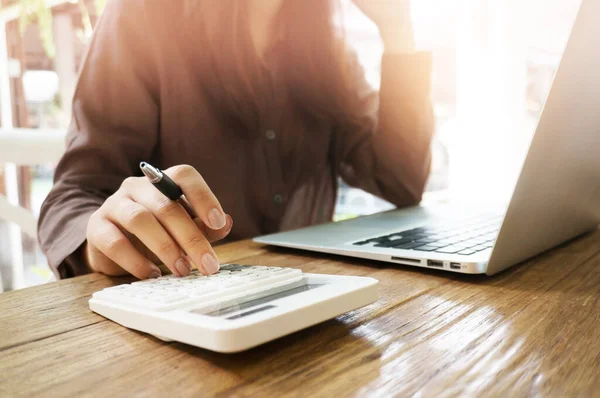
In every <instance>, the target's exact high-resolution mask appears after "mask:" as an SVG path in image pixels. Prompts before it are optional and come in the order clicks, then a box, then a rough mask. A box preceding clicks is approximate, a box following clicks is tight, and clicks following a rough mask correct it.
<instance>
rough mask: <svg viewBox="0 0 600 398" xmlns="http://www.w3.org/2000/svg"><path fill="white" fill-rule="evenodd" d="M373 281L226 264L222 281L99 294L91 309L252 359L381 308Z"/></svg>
mask: <svg viewBox="0 0 600 398" xmlns="http://www.w3.org/2000/svg"><path fill="white" fill-rule="evenodd" d="M377 283H378V281H377V280H376V279H373V278H369V277H357V276H341V275H322V274H309V273H303V272H302V271H301V270H299V269H294V268H281V267H266V266H249V265H240V264H224V265H222V266H221V269H220V271H219V272H218V273H216V274H214V275H211V276H204V275H202V274H201V273H199V272H198V271H193V272H192V273H190V274H189V275H188V276H186V277H176V276H174V275H168V276H162V277H160V278H157V279H149V280H144V281H139V282H133V283H131V284H125V285H119V286H114V287H109V288H106V289H104V290H101V291H99V292H96V293H94V295H93V296H92V298H91V299H90V300H89V306H90V309H91V310H92V311H94V312H96V313H98V314H100V315H102V316H104V317H106V318H108V319H110V320H112V321H114V322H117V323H119V324H121V325H123V326H125V327H128V328H130V329H135V330H138V331H141V332H145V333H148V334H151V335H154V336H155V337H157V338H159V339H161V340H164V341H178V342H181V343H185V344H190V345H193V346H197V347H201V348H205V349H208V350H211V351H217V352H223V353H233V352H240V351H244V350H247V349H250V348H253V347H256V346H258V345H260V344H263V343H266V342H268V341H271V340H274V339H276V338H278V337H281V336H285V335H287V334H290V333H293V332H296V331H298V330H301V329H304V328H306V327H309V326H312V325H315V324H317V323H320V322H323V321H326V320H328V319H331V318H335V317H336V316H339V315H341V314H344V313H346V312H348V311H352V310H354V309H357V308H360V307H363V306H365V305H368V304H371V303H373V302H375V301H376V300H377V297H378V294H377Z"/></svg>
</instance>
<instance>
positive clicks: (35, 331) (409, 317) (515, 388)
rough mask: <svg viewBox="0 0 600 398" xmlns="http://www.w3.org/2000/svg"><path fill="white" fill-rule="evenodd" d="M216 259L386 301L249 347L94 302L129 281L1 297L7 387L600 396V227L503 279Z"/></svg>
mask: <svg viewBox="0 0 600 398" xmlns="http://www.w3.org/2000/svg"><path fill="white" fill-rule="evenodd" d="M218 253H219V255H220V258H221V260H222V261H227V262H240V263H243V264H265V265H285V266H290V267H299V268H301V269H303V270H304V271H307V272H317V273H330V274H351V275H369V276H373V277H375V278H377V279H379V280H380V281H381V284H380V294H381V298H380V300H379V301H378V302H377V303H375V304H373V305H370V306H368V307H365V308H363V309H360V310H357V311H353V312H351V313H348V314H346V315H344V316H341V317H339V318H337V319H335V320H331V321H328V322H325V323H323V324H320V325H318V326H315V327H312V328H309V329H306V330H304V331H301V332H299V333H296V334H293V335H291V336H287V337H284V338H282V339H279V340H277V341H274V342H271V343H269V344H266V345H263V346H261V347H258V348H256V349H254V350H251V351H248V352H245V353H240V354H235V355H223V354H216V353H212V352H208V351H205V350H202V349H198V348H194V347H190V346H186V345H183V344H178V343H164V342H162V341H159V340H157V339H155V338H153V337H151V336H148V335H145V334H142V333H138V332H135V331H131V330H128V329H126V328H123V327H121V326H119V325H117V324H115V323H113V322H110V321H107V320H105V319H104V318H102V317H101V316H98V315H96V314H94V313H92V312H90V310H89V309H88V304H87V301H88V299H89V298H90V296H91V294H92V293H93V292H95V291H97V290H99V289H102V288H104V287H107V286H112V285H115V284H119V283H124V282H128V281H129V279H127V278H120V279H119V278H113V279H110V278H107V277H105V276H101V275H88V276H84V277H80V278H75V279H72V280H65V281H60V282H57V283H50V284H47V285H43V286H38V287H34V288H30V289H25V290H22V291H16V292H11V293H3V294H0V396H15V395H24V396H36V395H40V396H48V395H51V396H83V395H101V396H112V397H116V396H189V395H195V396H200V395H213V394H214V395H222V396H230V395H234V396H259V397H262V396H277V397H279V396H283V395H291V396H308V395H310V396H334V395H335V396H338V397H341V396H347V395H361V396H364V395H376V396H382V397H388V396H407V395H413V394H420V396H434V397H438V396H457V395H469V396H505V397H508V396H510V397H515V396H537V395H552V396H573V395H578V396H598V395H600V232H595V233H593V234H589V235H587V236H584V237H582V238H580V239H577V240H576V241H574V242H572V243H570V244H568V245H564V246H563V247H561V248H558V249H556V250H554V251H552V252H549V253H546V254H543V255H541V256H539V257H537V258H535V259H533V260H531V261H529V262H528V263H526V264H523V265H521V266H518V267H515V268H513V269H511V270H508V271H506V272H504V273H502V274H500V275H497V276H495V277H486V276H464V275H453V274H446V273H441V272H436V271H429V270H422V269H413V268H410V267H403V266H397V267H396V266H393V265H391V264H390V265H388V264H384V263H375V262H372V261H363V260H352V259H344V258H341V257H334V256H326V255H316V254H310V253H302V252H295V251H286V250H283V249H270V248H267V247H264V246H260V245H256V244H253V243H250V242H238V243H234V244H231V245H226V246H222V247H219V248H218Z"/></svg>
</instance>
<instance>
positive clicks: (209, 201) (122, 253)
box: [84, 166, 233, 279]
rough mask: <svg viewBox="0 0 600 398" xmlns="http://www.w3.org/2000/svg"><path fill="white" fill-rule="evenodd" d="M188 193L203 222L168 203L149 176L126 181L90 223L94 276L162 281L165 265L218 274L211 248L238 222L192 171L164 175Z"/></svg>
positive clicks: (88, 251) (87, 251) (87, 252)
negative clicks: (129, 276)
mask: <svg viewBox="0 0 600 398" xmlns="http://www.w3.org/2000/svg"><path fill="white" fill-rule="evenodd" d="M164 173H166V174H167V175H168V176H169V177H171V178H172V179H173V181H175V182H176V183H177V184H178V185H179V186H180V187H181V190H182V191H183V192H184V194H185V197H186V199H187V200H188V201H189V202H190V204H191V205H192V207H193V208H194V211H195V212H196V214H198V215H199V217H198V218H196V219H194V220H192V218H191V217H190V216H189V215H188V213H187V212H186V211H185V209H184V208H183V207H182V206H181V205H180V204H179V203H178V202H175V201H172V200H170V199H168V198H167V197H166V196H164V195H163V194H162V193H160V191H159V190H158V189H156V188H155V187H154V186H152V184H151V183H150V181H148V179H147V178H146V177H130V178H127V179H126V180H125V181H124V182H123V184H122V185H121V187H120V188H119V190H118V191H117V192H115V194H114V195H112V196H111V197H109V198H108V199H107V200H106V201H105V202H104V204H103V205H102V207H100V208H99V209H98V210H97V211H96V212H95V213H94V214H93V215H92V216H91V218H90V220H89V222H88V228H87V243H86V245H85V248H84V256H85V259H86V262H87V265H88V267H89V268H90V269H91V270H92V271H96V272H102V273H104V274H107V275H123V274H126V273H131V274H133V275H134V276H136V277H138V278H140V279H146V278H157V277H159V276H160V275H161V272H160V269H159V268H158V267H157V266H156V265H155V264H154V263H153V261H154V262H158V261H160V262H161V263H163V264H165V265H166V266H167V267H168V268H169V269H170V270H171V272H173V274H174V275H177V276H186V275H188V274H189V273H190V270H191V267H192V265H195V266H196V268H198V270H200V271H201V272H202V273H203V274H205V275H209V274H213V273H215V272H217V271H218V270H219V260H218V259H217V255H216V254H215V252H214V250H213V249H212V247H211V245H210V243H211V242H214V241H218V240H221V239H223V238H224V237H226V236H227V235H228V234H229V232H230V231H231V228H232V226H233V220H232V219H231V217H230V216H228V215H226V214H225V213H224V211H223V209H222V207H221V205H220V204H219V201H218V200H217V198H216V197H215V195H214V194H213V193H212V191H211V190H210V188H209V187H208V185H207V184H206V182H205V181H204V179H203V178H202V176H201V175H200V173H198V171H196V169H194V168H193V167H191V166H175V167H172V168H170V169H168V170H166V171H164Z"/></svg>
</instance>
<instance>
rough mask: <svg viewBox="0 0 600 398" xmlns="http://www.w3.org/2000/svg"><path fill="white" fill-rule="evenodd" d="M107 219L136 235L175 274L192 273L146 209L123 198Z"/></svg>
mask: <svg viewBox="0 0 600 398" xmlns="http://www.w3.org/2000/svg"><path fill="white" fill-rule="evenodd" d="M106 217H107V218H108V219H109V220H110V221H112V222H113V223H115V224H117V226H120V227H121V228H122V229H124V230H126V231H128V232H130V233H131V234H133V235H135V236H136V237H137V239H139V240H140V241H141V242H142V243H143V244H144V245H145V246H146V247H147V248H148V249H150V251H151V252H152V253H154V254H156V256H157V257H158V258H159V259H160V261H161V262H162V263H163V264H165V265H166V266H167V267H168V268H169V269H170V270H171V272H172V273H173V274H175V275H177V276H187V275H188V274H189V273H190V271H191V268H192V267H191V265H190V263H189V262H188V261H187V259H186V258H185V256H183V255H182V251H181V248H180V247H179V245H178V244H177V243H176V242H175V240H173V238H172V237H171V235H169V233H168V232H167V231H166V230H165V229H164V228H163V226H162V225H161V223H160V222H159V221H158V220H157V219H156V217H155V216H154V214H152V212H151V211H150V210H148V209H147V208H146V207H144V206H142V205H140V204H139V203H136V202H134V201H133V200H131V199H129V198H123V199H122V200H120V201H119V203H118V204H117V205H116V206H115V207H113V208H112V209H111V211H109V212H108V214H106Z"/></svg>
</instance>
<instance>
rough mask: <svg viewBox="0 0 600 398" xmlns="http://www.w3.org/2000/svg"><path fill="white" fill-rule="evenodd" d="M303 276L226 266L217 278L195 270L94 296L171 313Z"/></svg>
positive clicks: (294, 272) (293, 272)
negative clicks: (182, 275) (185, 307)
mask: <svg viewBox="0 0 600 398" xmlns="http://www.w3.org/2000/svg"><path fill="white" fill-rule="evenodd" d="M302 277H303V275H302V271H300V270H298V269H291V268H281V267H264V266H241V265H235V264H224V265H223V266H222V267H221V271H220V272H219V273H217V274H215V275H211V276H204V275H201V274H200V273H199V272H198V271H197V270H194V271H192V273H191V274H190V275H188V276H187V277H183V278H180V277H175V276H173V275H169V276H163V277H160V278H157V279H152V280H147V281H139V282H134V283H132V284H129V285H120V286H114V287H110V288H106V289H104V290H101V291H99V292H96V293H94V298H96V299H99V300H104V301H109V302H112V303H117V304H119V305H121V306H124V307H135V308H140V309H145V310H150V311H168V310H173V309H177V308H182V307H184V306H189V305H196V304H197V303H199V302H200V303H202V304H210V305H213V304H217V303H219V302H223V301H227V300H232V299H237V298H239V297H243V296H244V295H245V294H246V292H247V293H248V294H255V293H260V292H261V291H267V290H269V289H271V288H273V287H275V286H281V285H282V284H283V285H285V284H287V283H293V282H297V281H299V280H301V279H302Z"/></svg>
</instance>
